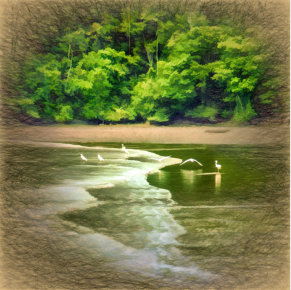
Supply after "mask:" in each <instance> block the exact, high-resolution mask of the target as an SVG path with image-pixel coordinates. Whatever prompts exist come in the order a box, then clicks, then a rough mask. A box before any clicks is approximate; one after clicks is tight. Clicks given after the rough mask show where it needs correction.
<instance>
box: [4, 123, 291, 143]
mask: <svg viewBox="0 0 291 290" xmlns="http://www.w3.org/2000/svg"><path fill="white" fill-rule="evenodd" d="M2 134H3V135H4V136H3V137H4V138H5V139H8V140H10V141H17V140H22V141H24V140H27V141H46V142H47V141H50V142H120V143H169V144H170V143H172V144H175V143H176V144H289V128H288V127H287V126H284V127H283V126H280V127H255V126H247V127H216V126H215V127H210V126H191V127H166V126H161V127H156V126H150V125H107V126H105V125H104V126H103V125H99V126H95V125H53V126H27V125H26V126H17V127H5V128H4V130H3V131H2Z"/></svg>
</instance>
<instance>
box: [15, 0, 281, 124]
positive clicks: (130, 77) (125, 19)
mask: <svg viewBox="0 0 291 290" xmlns="http://www.w3.org/2000/svg"><path fill="white" fill-rule="evenodd" d="M258 30H259V29H258V28H257V27H250V26H248V25H241V24H240V23H235V22H234V21H232V20H229V19H225V18H222V17H217V18H215V17H211V18H209V17H208V16H207V15H206V14H204V13H203V11H197V10H195V9H192V10H189V11H182V12H181V11H174V12H173V11H171V10H168V11H167V10H164V9H157V7H151V6H150V5H149V6H146V5H144V6H142V7H139V9H137V8H136V7H131V6H130V5H128V6H120V7H119V8H118V9H117V11H116V10H115V12H114V13H111V12H110V11H104V13H101V14H100V15H99V17H96V19H94V21H87V23H78V24H77V25H74V26H73V27H72V26H71V27H70V26H67V27H63V29H62V31H61V32H58V33H55V34H54V37H53V38H51V39H49V40H47V41H46V42H44V41H43V43H42V46H41V49H39V50H35V51H34V52H33V53H29V54H26V55H25V58H23V60H22V65H21V69H20V71H19V73H18V83H17V90H16V91H17V92H16V95H17V98H15V100H14V102H15V104H16V106H17V107H18V108H19V109H18V110H20V111H21V113H22V114H25V115H27V116H30V117H32V118H35V119H43V120H51V121H55V122H70V121H73V120H86V121H95V122H97V123H98V122H103V123H104V122H105V123H118V122H146V121H149V122H154V123H166V122H171V121H175V120H177V119H192V120H198V121H201V120H202V121H206V122H210V123H211V122H222V121H226V120H233V121H235V122H237V123H244V122H248V121H250V120H252V119H253V118H256V117H260V116H263V117H264V112H265V111H268V112H269V111H270V110H271V111H272V110H276V108H275V106H274V104H276V103H277V104H278V102H280V94H281V89H282V86H283V85H282V81H281V80H280V75H279V74H278V69H277V71H276V66H275V65H274V54H275V52H274V51H273V50H272V49H270V42H269V41H268V39H267V38H264V37H262V36H260V34H259V33H258ZM274 108H275V109H274ZM277 110H278V108H277Z"/></svg>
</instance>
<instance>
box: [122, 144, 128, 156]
mask: <svg viewBox="0 0 291 290" xmlns="http://www.w3.org/2000/svg"><path fill="white" fill-rule="evenodd" d="M121 146H122V147H121V149H122V151H124V152H125V153H127V154H129V152H128V150H127V149H126V147H125V146H124V144H121Z"/></svg>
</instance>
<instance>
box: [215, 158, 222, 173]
mask: <svg viewBox="0 0 291 290" xmlns="http://www.w3.org/2000/svg"><path fill="white" fill-rule="evenodd" d="M215 167H216V168H217V170H218V172H219V170H220V169H221V165H220V164H217V160H215Z"/></svg>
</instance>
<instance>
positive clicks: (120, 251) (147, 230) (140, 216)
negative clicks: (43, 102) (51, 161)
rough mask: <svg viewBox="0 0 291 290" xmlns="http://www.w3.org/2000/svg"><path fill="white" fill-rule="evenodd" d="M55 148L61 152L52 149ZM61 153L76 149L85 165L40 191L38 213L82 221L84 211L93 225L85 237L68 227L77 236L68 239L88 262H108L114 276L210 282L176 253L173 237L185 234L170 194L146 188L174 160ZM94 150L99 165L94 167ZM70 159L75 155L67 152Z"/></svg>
mask: <svg viewBox="0 0 291 290" xmlns="http://www.w3.org/2000/svg"><path fill="white" fill-rule="evenodd" d="M42 145H44V144H42ZM49 145H50V146H52V144H49ZM57 147H62V146H61V144H57ZM64 148H71V149H78V150H79V149H82V152H84V153H86V157H87V158H88V162H87V163H82V164H80V162H76V164H75V165H72V166H70V167H69V168H67V169H64V174H63V181H62V182H61V184H58V185H53V186H49V187H47V188H45V189H44V193H45V195H46V197H47V199H48V204H49V205H50V206H48V204H47V205H46V206H45V208H43V213H45V214H49V215H50V216H52V215H54V216H57V215H60V214H64V213H66V214H67V213H69V214H70V213H71V212H72V215H74V214H78V212H80V211H82V214H83V215H85V216H86V213H87V212H86V211H88V210H90V214H91V215H90V218H91V216H92V215H93V216H94V218H95V219H96V220H95V221H96V225H95V226H94V227H93V228H92V227H91V228H90V226H88V232H85V233H84V231H83V230H82V229H84V224H82V226H81V225H78V224H77V225H76V224H74V222H73V221H69V223H70V224H74V226H72V228H74V231H75V232H77V235H74V239H75V242H76V243H78V245H79V247H81V248H84V250H86V251H90V252H91V254H92V255H93V256H94V255H97V256H100V255H101V256H104V257H106V258H108V263H110V264H111V265H113V266H116V267H118V268H119V270H120V269H123V270H124V271H134V272H138V273H140V274H143V275H147V276H164V275H169V272H170V273H171V276H173V275H175V273H176V274H177V275H182V274H183V275H186V276H191V277H192V276H193V277H194V278H195V279H206V280H209V279H210V278H211V277H213V276H212V274H210V273H207V272H204V271H202V270H201V269H199V268H198V267H197V266H196V265H195V264H194V262H193V261H190V260H188V259H187V257H185V256H183V255H182V254H181V253H180V251H179V249H178V248H177V246H178V245H179V241H178V237H179V236H181V235H183V234H185V229H184V228H183V227H182V226H181V225H179V224H178V223H177V222H176V221H175V219H174V218H173V216H172V215H171V213H170V210H171V207H172V206H174V205H175V202H174V201H173V200H172V196H171V193H170V192H169V191H168V190H165V189H161V188H156V187H154V186H151V185H150V184H149V183H148V182H147V175H148V174H149V173H151V172H155V171H158V170H159V169H161V168H162V167H164V166H168V165H173V164H178V163H180V162H181V160H180V159H176V158H167V159H165V160H163V161H162V162H158V161H154V160H153V159H150V158H152V157H154V158H159V157H161V156H159V155H157V154H154V153H151V152H147V151H141V150H133V149H130V150H129V152H130V154H129V155H128V154H125V153H124V152H122V151H121V150H120V149H113V148H102V149H101V148H100V147H95V151H94V147H93V148H92V147H81V146H75V145H71V146H69V145H68V144H65V145H64ZM97 149H98V153H100V154H101V155H102V157H103V158H104V159H105V161H104V162H98V160H97V158H96V152H97V151H96V150H97ZM86 150H87V151H86ZM71 154H77V153H76V152H75V151H74V150H72V151H71ZM141 160H142V161H141ZM76 211H77V213H76ZM88 216H89V215H88ZM93 222H94V221H93ZM66 224H68V220H66ZM85 227H86V225H85Z"/></svg>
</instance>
